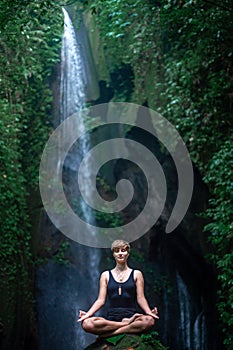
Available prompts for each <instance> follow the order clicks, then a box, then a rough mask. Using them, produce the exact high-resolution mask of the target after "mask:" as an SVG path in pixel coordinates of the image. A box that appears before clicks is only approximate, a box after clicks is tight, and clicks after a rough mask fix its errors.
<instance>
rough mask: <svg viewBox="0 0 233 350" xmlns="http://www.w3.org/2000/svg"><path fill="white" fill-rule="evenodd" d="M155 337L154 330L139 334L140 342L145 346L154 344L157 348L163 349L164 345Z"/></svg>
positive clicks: (156, 335) (156, 334)
mask: <svg viewBox="0 0 233 350" xmlns="http://www.w3.org/2000/svg"><path fill="white" fill-rule="evenodd" d="M157 338H158V333H157V332H155V331H154V332H150V333H147V334H142V335H141V339H142V342H143V343H144V344H146V345H147V346H154V347H155V348H156V349H158V350H160V349H161V350H165V348H164V346H163V345H162V344H161V343H160V342H159V340H158V339H157Z"/></svg>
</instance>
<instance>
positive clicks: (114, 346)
mask: <svg viewBox="0 0 233 350" xmlns="http://www.w3.org/2000/svg"><path fill="white" fill-rule="evenodd" d="M133 349H138V350H167V348H165V347H164V346H163V345H162V344H161V343H160V342H159V340H158V339H157V333H156V332H151V333H147V334H141V335H137V334H121V335H118V336H115V337H111V338H105V339H101V340H97V341H96V342H95V343H93V344H91V345H89V346H88V347H87V348H86V349H85V350H133Z"/></svg>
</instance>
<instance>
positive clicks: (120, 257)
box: [113, 246, 129, 263]
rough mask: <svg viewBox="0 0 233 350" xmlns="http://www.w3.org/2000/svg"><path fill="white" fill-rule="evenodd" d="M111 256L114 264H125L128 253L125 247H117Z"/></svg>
mask: <svg viewBox="0 0 233 350" xmlns="http://www.w3.org/2000/svg"><path fill="white" fill-rule="evenodd" d="M113 256H114V258H115V260H116V262H119V263H121V262H126V261H127V259H128V256H129V252H128V250H127V246H122V247H117V248H114V250H113Z"/></svg>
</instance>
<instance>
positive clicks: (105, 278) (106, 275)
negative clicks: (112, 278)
mask: <svg viewBox="0 0 233 350" xmlns="http://www.w3.org/2000/svg"><path fill="white" fill-rule="evenodd" d="M100 278H101V279H103V280H106V281H108V280H109V271H108V270H106V271H103V272H102V273H101V275H100Z"/></svg>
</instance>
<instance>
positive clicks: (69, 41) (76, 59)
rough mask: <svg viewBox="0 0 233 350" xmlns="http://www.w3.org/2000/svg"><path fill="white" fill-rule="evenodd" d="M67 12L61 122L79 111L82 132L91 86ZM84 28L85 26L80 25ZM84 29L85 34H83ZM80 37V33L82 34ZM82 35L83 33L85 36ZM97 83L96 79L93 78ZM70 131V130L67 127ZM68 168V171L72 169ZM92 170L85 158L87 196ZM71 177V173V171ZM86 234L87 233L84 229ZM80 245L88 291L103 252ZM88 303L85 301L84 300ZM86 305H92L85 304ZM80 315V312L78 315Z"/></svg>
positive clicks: (78, 153)
mask: <svg viewBox="0 0 233 350" xmlns="http://www.w3.org/2000/svg"><path fill="white" fill-rule="evenodd" d="M63 14H64V34H63V40H62V51H61V84H60V121H61V122H62V121H63V120H65V119H66V118H68V117H69V116H71V115H72V114H74V113H79V112H80V114H79V121H80V124H79V128H80V131H81V132H82V133H84V132H85V120H84V119H85V113H84V110H85V106H86V100H87V97H86V91H87V90H88V86H87V84H88V82H89V79H88V71H87V65H86V60H85V59H84V57H85V52H82V46H81V44H80V42H78V35H77V34H76V31H75V29H74V26H73V24H72V21H71V19H70V16H69V14H68V12H67V11H66V10H65V9H64V8H63ZM81 30H83V28H82V29H81ZM83 34H84V33H83V32H82V36H83ZM79 37H80V38H81V36H79ZM82 39H83V37H82ZM92 84H93V85H95V83H94V82H92ZM67 132H68V133H69V130H67ZM70 132H72V130H70ZM90 142H91V141H90V136H89V134H88V133H86V134H85V136H84V137H83V138H82V140H81V141H80V146H79V147H78V149H76V148H75V147H73V150H72V151H70V153H69V155H68V157H67V160H66V161H65V167H66V168H68V169H69V170H71V171H77V170H78V166H79V162H80V157H83V156H85V154H86V153H87V152H88V149H89V146H90ZM69 170H68V172H69ZM90 172H91V164H90V162H86V166H85V171H84V172H83V176H85V181H84V184H85V188H84V193H85V195H86V196H87V197H88V196H89V197H90V196H91V192H92V190H91V188H92V186H91V183H90ZM71 177H72V173H71ZM73 177H74V179H75V181H74V183H73V179H70V181H69V186H70V189H69V193H71V194H72V198H73V197H76V198H79V204H80V207H81V213H82V215H83V218H84V220H85V221H86V222H88V223H92V224H93V223H94V217H93V214H92V211H91V208H90V207H89V206H87V204H86V202H85V201H84V200H82V199H81V198H80V195H79V193H76V188H77V182H76V181H77V179H76V175H75V174H73ZM84 234H85V233H84ZM92 234H93V235H95V228H94V226H93V232H92ZM80 249H81V250H82V252H81V256H83V257H84V258H85V261H86V264H87V265H89V282H90V285H89V288H88V290H89V292H95V294H96V292H97V291H96V288H95V287H94V288H93V287H91V286H96V284H97V281H98V276H99V271H98V265H99V259H100V256H99V254H98V251H95V253H93V251H92V250H90V249H88V250H86V249H85V248H84V247H83V246H82V247H78V248H77V247H76V246H73V245H72V246H71V249H70V250H71V252H72V254H73V255H76V254H80ZM85 304H86V303H85ZM80 307H81V305H78V302H77V305H76V310H78V309H79V308H80ZM86 307H89V306H87V305H86ZM77 316H78V312H77V314H76V317H77ZM77 344H79V346H80V345H81V346H82V347H84V346H85V345H86V342H85V333H84V332H83V330H82V329H81V327H79V329H78V331H77Z"/></svg>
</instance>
